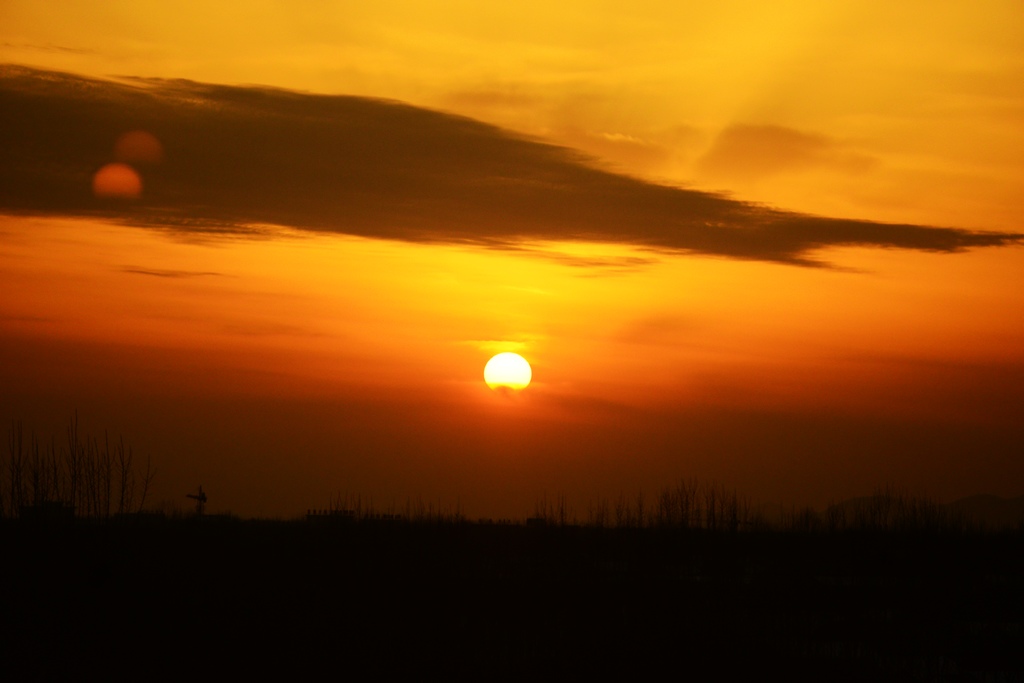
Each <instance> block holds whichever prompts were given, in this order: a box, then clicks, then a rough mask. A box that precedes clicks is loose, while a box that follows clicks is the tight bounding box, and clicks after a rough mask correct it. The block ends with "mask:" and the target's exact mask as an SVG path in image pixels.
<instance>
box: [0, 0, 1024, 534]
mask: <svg viewBox="0 0 1024 683" xmlns="http://www.w3.org/2000/svg"><path fill="white" fill-rule="evenodd" d="M322 5H323V3H313V2H299V3H295V2H292V3H287V4H286V3H276V2H264V3H251V2H250V3H242V4H239V5H238V6H234V5H232V4H230V3H218V4H217V5H216V6H213V7H211V6H209V4H208V3H203V4H200V3H188V2H185V3H176V4H175V5H173V6H172V5H170V4H165V3H139V2H133V3H116V2H110V3H97V4H95V5H91V4H89V3H72V2H67V3H49V4H47V5H46V6H45V7H44V6H42V5H40V4H39V3H29V2H6V3H4V5H3V7H2V8H0V26H2V28H0V39H2V41H0V58H2V59H0V61H2V62H5V63H8V64H12V65H20V66H18V67H5V68H4V69H3V71H2V73H0V76H2V77H3V78H0V84H2V85H3V88H2V89H0V97H2V98H3V99H2V100H0V105H2V108H0V119H2V122H3V123H4V126H3V128H4V130H5V131H7V132H6V133H2V134H0V135H6V137H4V138H3V141H4V143H5V147H4V148H5V149H7V150H8V153H7V156H6V159H5V161H3V162H0V289H2V291H4V292H5V293H7V294H6V295H5V296H4V297H2V298H0V344H2V347H3V348H2V353H0V381H2V382H3V384H4V386H5V387H7V389H6V390H5V391H4V392H3V397H2V399H0V417H2V418H4V419H5V421H10V420H24V421H25V422H26V425H27V426H29V427H31V428H36V429H39V430H40V431H41V432H48V431H53V430H58V431H59V430H60V429H61V427H62V424H63V423H64V422H66V420H67V417H68V416H69V415H70V414H72V413H73V412H74V411H75V410H78V411H79V413H80V415H81V416H82V418H83V421H84V422H85V424H87V425H93V426H94V427H95V428H96V429H97V430H102V429H104V428H110V429H113V430H115V431H120V432H123V433H125V435H126V436H127V437H129V438H130V440H131V441H132V443H134V444H135V445H136V448H138V449H140V450H147V451H150V452H153V454H154V457H155V458H156V459H157V460H158V463H159V465H160V468H161V479H162V481H161V482H160V483H159V486H160V487H161V495H162V496H164V497H166V498H167V499H168V500H173V501H177V500H178V498H181V497H183V496H184V493H185V492H187V491H189V490H191V489H193V488H195V486H197V485H198V484H199V483H202V484H203V485H204V488H205V489H206V490H207V491H208V492H209V493H210V496H211V507H212V509H217V508H218V507H219V508H220V509H229V508H230V509H233V510H235V511H236V512H240V513H243V514H284V515H287V514H295V513H297V512H299V511H302V510H304V509H305V508H307V507H315V506H317V505H323V504H326V502H327V500H328V499H329V496H330V495H332V494H334V493H337V492H338V491H350V492H353V493H359V494H362V495H366V496H373V497H374V498H375V500H376V501H378V502H379V503H380V504H382V505H387V504H390V503H391V502H393V501H396V502H397V503H399V504H402V503H404V501H405V499H406V498H407V497H412V498H416V497H423V498H426V499H429V500H443V502H445V503H446V504H453V503H454V502H455V501H458V502H459V504H461V505H462V506H463V507H464V508H465V509H466V510H467V511H468V512H469V513H470V514H471V515H472V516H476V515H496V516H498V515H519V516H521V515H524V514H528V513H529V512H530V511H531V509H532V505H533V503H534V501H535V500H536V499H537V498H539V497H541V496H543V495H549V496H551V495H555V494H558V493H567V494H568V495H569V496H570V497H571V498H572V499H573V500H574V501H575V504H576V505H577V506H578V509H579V510H580V511H581V512H585V506H586V502H587V501H588V500H592V499H594V498H595V497H597V496H605V497H614V496H616V495H618V494H619V493H620V492H621V491H623V490H625V491H627V492H631V491H634V490H636V489H637V488H640V487H643V488H645V489H646V490H650V491H652V492H653V491H654V490H655V489H656V488H657V487H659V486H661V485H664V484H668V483H671V482H672V481H674V480H675V479H678V478H679V477H689V476H698V477H702V478H714V479H717V480H719V481H722V482H725V483H726V484H728V485H731V486H735V487H736V488H737V489H738V490H740V491H741V492H742V493H745V494H748V495H750V496H751V497H753V498H754V499H756V500H764V501H779V502H787V503H788V502H793V503H798V504H804V503H810V504H814V505H821V504H824V503H825V502H827V501H828V500H829V499H832V498H841V497H847V496H854V495H863V494H866V493H869V492H870V491H871V489H872V488H873V487H876V486H881V485H884V484H886V483H894V484H897V485H902V486H907V487H910V488H912V489H913V490H915V491H920V492H923V493H927V494H930V495H935V496H937V497H940V498H943V499H948V498H952V497H956V496H960V495H967V494H970V493H976V492H982V491H983V492H992V493H997V494H1000V495H1020V494H1021V493H1024V491H1021V490H1020V486H1019V483H1018V482H1021V481H1024V476H1022V475H1024V462H1022V461H1021V459H1020V457H1019V453H1018V451H1019V447H1018V446H1019V443H1021V438H1022V437H1024V432H1022V426H1021V421H1020V419H1019V415H1020V414H1021V409H1022V408H1024V389H1022V386H1024V385H1022V382H1021V380H1024V351H1022V349H1024V315H1022V314H1024V287H1022V286H1021V285H1022V284H1024V276H1022V275H1021V274H1022V273H1024V251H1022V250H1021V248H1020V246H1019V239H1020V238H1019V234H1020V233H1021V232H1024V231H1022V229H1021V218H1022V212H1021V205H1020V199H1019V198H1020V196H1022V195H1024V193H1022V190H1024V125H1022V124H1024V86H1022V85H1021V84H1024V45H1022V44H1021V41H1020V40H1019V37H1020V36H1021V35H1024V12H1021V10H1020V6H1019V3H1015V2H1002V3H999V2H983V3H980V4H975V5H972V6H970V7H968V6H966V5H963V4H962V3H923V2H922V3H900V4H899V5H898V7H890V6H888V5H883V4H881V3H853V2H850V3H830V4H828V5H827V6H824V5H823V6H821V7H817V6H810V5H808V4H807V3H781V4H775V5H772V6H770V7H769V6H765V5H762V4H759V3H751V2H733V3H719V4H716V5H714V6H697V5H694V6H693V7H685V6H679V5H680V4H679V3H666V4H665V5H664V6H661V5H660V4H658V3H639V4H634V5H633V8H632V9H629V10H626V9H624V8H622V7H619V6H612V5H606V4H600V3H560V4H558V5H557V6H551V4H550V3H544V4H541V3H530V2H520V3H515V4H514V5H509V6H506V7H505V8H504V9H501V8H499V9H495V8H489V7H485V6H481V5H478V4H475V3H431V4H430V5H429V6H428V5H425V4H422V3H376V4H374V5H373V6H372V7H356V6H354V5H353V6H348V4H347V3H344V4H332V5H331V6H330V8H329V9H325V8H324V7H322ZM21 67H29V69H23V68H21ZM50 71H59V72H64V73H65V74H74V75H73V76H67V75H63V76H62V75H56V74H51V73H50ZM92 79H101V80H92ZM106 79H114V80H106ZM140 79H143V80H140ZM154 79H156V80H154ZM163 79H188V80H189V81H195V82H196V83H186V82H182V81H175V80H163ZM204 83H209V84H218V85H216V86H205V85H199V84H204ZM225 86H230V87H225ZM254 86H258V87H254ZM264 86H270V87H271V88H273V89H270V90H268V89H266V88H265V87H264ZM338 95H346V96H348V95H355V96H358V97H360V98H361V97H371V98H383V100H384V101H381V100H380V99H374V100H363V99H352V98H337V97H334V96H338ZM395 102H402V103H406V104H408V105H412V107H400V106H397V105H396V104H394V103H395ZM464 117H468V119H473V120H475V121H480V122H483V123H484V124H491V125H482V124H477V123H475V122H474V121H470V120H468V119H467V118H464ZM492 126H496V127H492ZM137 129H142V130H145V131H148V132H149V133H151V134H152V135H154V136H155V137H156V138H157V139H158V140H159V143H160V145H162V150H161V152H162V154H156V152H153V151H152V149H150V151H148V152H147V154H148V155H150V156H147V157H145V158H143V157H133V158H128V157H125V156H124V155H125V154H127V153H126V152H124V151H123V149H120V148H118V147H117V145H118V139H119V136H121V135H122V134H123V133H127V132H129V131H132V130H137ZM146 144H149V142H147V143H146ZM147 149H149V148H147ZM129 156H131V155H130V154H129ZM124 161H128V162H130V163H131V164H134V166H135V167H137V169H138V173H139V176H140V178H141V180H140V183H141V185H140V187H141V190H139V191H138V192H137V194H139V195H140V196H139V197H138V198H136V199H131V198H124V197H120V196H106V197H99V198H97V197H95V196H93V185H92V183H93V180H94V178H93V175H92V174H93V173H94V172H95V171H97V170H99V169H101V168H106V166H105V165H106V164H110V163H112V162H118V163H121V162H124ZM131 187H133V188H134V185H133V186H131ZM708 192H724V193H726V194H724V195H722V194H708ZM100 194H105V193H100ZM112 194H113V195H119V194H124V193H118V192H113V193H112ZM128 194H136V192H135V191H134V190H133V191H132V192H129V193H128ZM749 202H753V203H749ZM776 209H777V210H776ZM788 212H796V213H788ZM826 217H828V218H826ZM832 218H842V219H854V220H851V221H835V220H831V219H832ZM506 350H508V351H516V352H518V353H521V354H523V355H524V356H525V357H526V358H527V359H529V361H530V363H531V364H532V365H533V370H534V381H533V384H531V386H530V388H529V389H527V390H526V391H524V392H522V393H521V394H519V395H517V396H514V397H508V396H502V395H499V394H495V393H493V392H490V391H489V390H488V389H487V387H486V386H485V385H484V383H483V381H482V372H483V365H484V363H485V362H486V360H487V359H488V358H489V357H490V356H491V355H492V354H494V353H497V352H499V351H506ZM179 489H180V490H179ZM179 494H180V495H179Z"/></svg>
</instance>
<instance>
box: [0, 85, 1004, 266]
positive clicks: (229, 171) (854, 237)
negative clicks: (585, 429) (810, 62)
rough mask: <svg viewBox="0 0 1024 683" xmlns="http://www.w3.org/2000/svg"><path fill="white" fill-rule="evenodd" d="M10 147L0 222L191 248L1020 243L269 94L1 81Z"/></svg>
mask: <svg viewBox="0 0 1024 683" xmlns="http://www.w3.org/2000/svg"><path fill="white" fill-rule="evenodd" d="M136 129H144V130H147V131H150V132H151V133H153V134H154V135H156V136H157V137H158V138H159V139H160V141H161V142H162V143H163V146H164V149H165V152H166V154H165V160H164V162H163V164H161V165H159V166H154V167H152V168H145V169H142V180H143V187H144V190H143V195H142V198H141V199H139V200H135V201H120V202H118V201H110V200H106V201H103V200H100V199H97V198H95V197H93V195H92V193H91V186H90V180H91V177H92V174H93V173H94V172H95V171H96V170H97V169H98V168H100V167H101V166H103V165H104V164H105V163H107V162H109V161H110V160H111V150H112V146H113V144H114V141H115V140H116V138H117V136H118V135H120V134H121V133H123V132H125V131H128V130H136ZM776 137H777V136H776ZM0 146H2V148H3V149H4V157H3V161H2V162H0V210H5V211H8V212H12V211H32V212H46V213H55V214H71V215H82V214H90V215H96V214H100V215H106V216H116V217H120V218H121V219H123V220H129V221H131V222H134V223H137V224H140V225H160V226H165V227H167V228H169V229H173V230H176V231H179V232H182V233H185V234H189V233H192V234H194V233H197V232H203V231H214V232H233V231H237V230H243V231H244V230H245V229H246V226H249V225H257V224H268V223H269V224H280V225H286V226H290V227H294V228H299V229H305V230H313V231H321V232H337V233H345V234H353V235H362V236H368V237H379V238H389V239H401V240H410V241H418V242H445V243H469V244H479V245H482V246H488V247H491V248H522V245H523V244H524V243H530V242H538V241H546V240H594V241H600V242H613V243H622V244H628V245H635V246H643V247H650V248H655V249H661V250H667V251H678V252H687V253H698V254H707V255H714V256H720V257H727V258H736V259H754V260H766V261H778V262H785V263H793V264H801V265H823V264H822V262H821V261H819V260H817V259H819V258H821V255H820V254H819V253H818V252H819V250H821V249H824V248H828V247H833V246H848V245H858V246H869V247H897V248H905V249H919V250H928V251H957V250H962V249H968V248H972V247H984V246H1001V245H1008V244H1016V243H1019V242H1020V240H1021V238H1022V235H1020V234H1011V233H982V232H972V231H968V230H960V229H954V228H944V227H933V226H923V225H894V224H884V223H874V222H870V221H858V220H840V219H831V218H823V217H818V216H810V215H804V214H798V213H792V212H787V211H782V210H777V209H773V208H769V207H765V206H761V205H756V204H750V203H745V202H740V201H736V200H733V199H730V198H728V197H725V196H722V195H718V194H713V193H707V192H698V191H693V190H687V189H681V188H677V187H670V186H665V185H659V184H655V183H651V182H645V181H643V180H640V179H637V178H631V177H627V176H622V175H617V174H615V173H611V172H608V171H604V170H601V169H599V168H596V167H595V166H594V165H592V164H591V163H590V161H589V160H588V159H587V158H586V157H584V156H582V155H580V154H578V153H576V152H574V151H572V150H569V149H566V148H562V147H557V146H554V145H550V144H545V143H543V142H540V141H537V140H532V139H527V138H524V137H521V136H517V135H515V134H512V133H509V132H507V131H504V130H501V129H499V128H496V127H493V126H490V125H487V124H484V123H480V122H478V121H474V120H471V119H467V118H463V117H459V116H454V115H450V114H446V113H442V112H437V111H430V110H425V109H419V108H416V107H412V106H408V105H404V104H400V103H397V102H390V101H382V100H373V99H366V98H358V97H347V96H325V95H311V94H303V93H296V92H290V91H284V90H275V89H270V88H263V87H229V86H220V85H208V84H201V83H195V82H190V81H178V80H170V81H169V80H152V79H127V80H123V81H122V82H112V81H100V80H91V79H85V78H80V77H77V76H72V75H68V74H60V73H54V72H44V71H37V70H31V69H27V68H23V67H13V66H8V67H2V68H0ZM626 265H630V264H626Z"/></svg>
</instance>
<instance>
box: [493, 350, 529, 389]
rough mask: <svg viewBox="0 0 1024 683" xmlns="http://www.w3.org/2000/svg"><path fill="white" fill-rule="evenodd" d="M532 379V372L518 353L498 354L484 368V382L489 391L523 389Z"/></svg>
mask: <svg viewBox="0 0 1024 683" xmlns="http://www.w3.org/2000/svg"><path fill="white" fill-rule="evenodd" d="M532 378H533V370H531V369H530V364H529V363H527V362H526V359H525V358H523V357H522V356H520V355H519V354H518V353H511V352H508V351H506V352H505V353H499V354H498V355H497V356H494V357H493V358H491V359H490V360H489V361H487V365H485V366H484V381H485V382H487V386H489V387H490V388H491V389H502V388H507V389H512V390H514V391H519V390H520V389H525V388H526V387H527V386H528V385H529V384H530V380H531V379H532Z"/></svg>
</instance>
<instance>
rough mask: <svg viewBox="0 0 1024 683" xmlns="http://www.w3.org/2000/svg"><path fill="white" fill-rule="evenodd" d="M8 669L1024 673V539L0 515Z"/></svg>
mask: <svg viewBox="0 0 1024 683" xmlns="http://www.w3.org/2000/svg"><path fill="white" fill-rule="evenodd" d="M0 648H2V660H0V679H3V680H6V681H20V680H71V679H72V678H80V677H81V676H82V675H83V674H89V675H88V676H87V677H88V678H97V677H98V678H99V679H110V678H128V677H130V678H133V679H142V680H147V679H156V680H162V679H166V678H170V677H171V676H178V675H180V676H185V677H187V678H189V679H197V678H198V679H205V680H217V679H221V678H225V677H229V678H230V679H232V680H234V679H238V678H240V677H241V676H250V675H252V674H262V675H261V676H260V679H261V680H262V679H264V678H266V677H267V676H269V675H271V674H273V673H275V672H281V673H286V674H287V676H288V679H289V680H307V679H309V680H325V679H329V680H340V679H346V678H350V679H352V678H355V679H365V678H373V679H379V678H382V677H386V676H387V674H390V673H398V674H402V675H403V678H415V679H417V680H435V679H442V680H451V679H473V680H530V679H542V680H549V679H558V680H583V679H591V678H592V679H597V680H605V679H607V678H609V676H612V677H614V678H628V679H630V680H636V679H640V680H646V679H651V678H658V679H666V680H750V679H752V678H756V679H766V678H779V679H780V680H788V681H800V680H806V681H846V680H855V681H867V680H872V681H880V680H894V681H895V680H898V681H914V680H920V681H1021V680H1024V535H1022V534H1021V533H1020V532H1019V531H1017V532H1012V533H1009V532H1008V533H1001V534H993V533H990V534H981V533H975V534H930V535H929V534H900V533H895V532H884V533H877V532H876V533H869V532H854V531H850V532H842V533H817V534H814V533H794V532H738V533H728V532H721V533H719V532H715V533H710V532H702V531H695V530H683V531H680V530H672V531H670V530H658V529H595V528H584V527H557V526H546V527H539V528H531V527H524V526H515V525H498V524H466V523H408V522H397V521H376V522H370V521H359V522H349V523H338V524H333V523H328V524H309V523H305V522H260V521H230V520H210V519H208V520H198V519H197V520H173V521H172V520H162V519H155V520H148V521H146V522H138V521H136V522H131V523H129V522H107V523H104V524H97V523H88V522H81V521H79V522H75V523H70V524H60V525H33V524H28V523H25V522H24V521H22V522H16V521H11V520H8V521H6V522H4V523H3V524H2V525H0Z"/></svg>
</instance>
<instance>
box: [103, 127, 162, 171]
mask: <svg viewBox="0 0 1024 683" xmlns="http://www.w3.org/2000/svg"><path fill="white" fill-rule="evenodd" d="M114 158H115V159H117V160H118V161H120V162H122V163H126V164H159V163H160V162H161V161H162V160H163V158H164V146H163V145H161V144H160V141H159V140H157V138H156V136H155V135H153V134H152V133H147V132H146V131H144V130H132V131H128V132H127V133H124V134H122V135H121V137H119V138H118V139H117V142H116V143H114Z"/></svg>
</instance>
